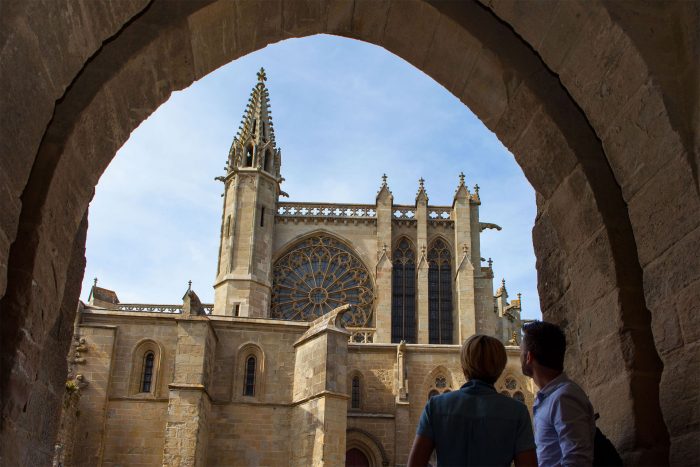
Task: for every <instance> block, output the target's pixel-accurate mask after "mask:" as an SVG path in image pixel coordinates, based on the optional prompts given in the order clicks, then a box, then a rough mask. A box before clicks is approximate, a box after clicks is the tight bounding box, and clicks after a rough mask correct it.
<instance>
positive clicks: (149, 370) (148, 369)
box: [141, 352, 155, 392]
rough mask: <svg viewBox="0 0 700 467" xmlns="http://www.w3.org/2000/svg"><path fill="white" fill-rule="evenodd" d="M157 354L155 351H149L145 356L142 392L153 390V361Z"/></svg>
mask: <svg viewBox="0 0 700 467" xmlns="http://www.w3.org/2000/svg"><path fill="white" fill-rule="evenodd" d="M154 360H155V355H154V354H153V352H147V353H146V355H144V357H143V376H142V377H141V392H151V383H152V382H153V362H154Z"/></svg>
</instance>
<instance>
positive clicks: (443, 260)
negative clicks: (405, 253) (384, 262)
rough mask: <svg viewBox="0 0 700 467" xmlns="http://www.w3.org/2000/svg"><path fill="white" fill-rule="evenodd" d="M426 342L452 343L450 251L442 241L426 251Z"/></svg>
mask: <svg viewBox="0 0 700 467" xmlns="http://www.w3.org/2000/svg"><path fill="white" fill-rule="evenodd" d="M428 265H429V267H428V341H429V343H431V344H451V343H452V266H451V255H450V249H449V247H448V245H447V243H446V242H445V241H444V240H442V239H437V240H435V241H434V242H433V244H432V246H431V247H430V250H428Z"/></svg>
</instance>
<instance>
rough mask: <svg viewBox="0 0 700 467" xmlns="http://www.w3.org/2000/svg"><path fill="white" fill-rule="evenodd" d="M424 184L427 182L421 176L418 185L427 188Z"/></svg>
mask: <svg viewBox="0 0 700 467" xmlns="http://www.w3.org/2000/svg"><path fill="white" fill-rule="evenodd" d="M424 184H425V180H423V177H421V178H419V179H418V187H419V188H420V189H424V188H425V186H424Z"/></svg>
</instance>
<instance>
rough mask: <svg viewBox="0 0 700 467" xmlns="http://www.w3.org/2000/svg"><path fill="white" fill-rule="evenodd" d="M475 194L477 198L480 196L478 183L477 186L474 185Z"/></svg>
mask: <svg viewBox="0 0 700 467" xmlns="http://www.w3.org/2000/svg"><path fill="white" fill-rule="evenodd" d="M474 194H475V195H476V196H479V184H478V183H477V184H476V185H474Z"/></svg>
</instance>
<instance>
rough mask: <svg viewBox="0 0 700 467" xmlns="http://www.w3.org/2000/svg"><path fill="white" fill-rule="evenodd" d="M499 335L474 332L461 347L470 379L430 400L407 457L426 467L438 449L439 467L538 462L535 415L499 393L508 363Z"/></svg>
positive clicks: (412, 466) (413, 465) (411, 463)
mask: <svg viewBox="0 0 700 467" xmlns="http://www.w3.org/2000/svg"><path fill="white" fill-rule="evenodd" d="M507 359H508V357H507V356H506V349H505V347H503V344H502V343H501V341H499V340H498V339H495V338H493V337H489V336H484V335H478V334H477V335H474V336H472V337H470V338H469V339H467V340H466V342H464V345H463V346H462V355H461V362H462V370H463V371H464V376H465V377H466V378H467V382H466V383H465V384H464V385H463V386H462V387H461V388H460V389H459V391H452V392H448V393H446V394H441V395H439V396H435V397H433V398H431V399H430V400H428V403H427V404H426V405H425V409H424V410H423V415H421V418H420V422H419V423H418V430H417V433H416V438H415V440H414V441H413V448H411V454H410V455H409V457H408V465H409V466H410V467H418V466H420V467H424V466H425V465H427V463H428V459H429V458H430V455H431V454H432V452H433V449H435V451H436V453H437V463H438V465H439V466H443V465H445V466H465V465H474V466H485V465H502V466H510V465H511V462H514V463H515V465H516V467H520V466H537V455H536V454H535V442H534V439H533V435H532V424H531V423H530V414H529V413H528V411H527V407H525V404H523V403H521V402H518V401H516V400H515V399H511V398H510V397H507V396H504V395H502V394H499V393H498V392H496V389H494V387H493V384H494V383H495V382H496V380H497V379H498V377H499V376H501V373H502V372H503V369H504V368H505V367H506V361H507Z"/></svg>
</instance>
